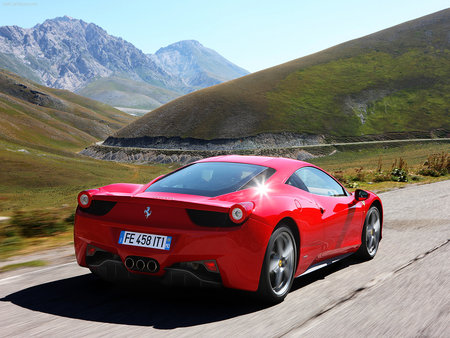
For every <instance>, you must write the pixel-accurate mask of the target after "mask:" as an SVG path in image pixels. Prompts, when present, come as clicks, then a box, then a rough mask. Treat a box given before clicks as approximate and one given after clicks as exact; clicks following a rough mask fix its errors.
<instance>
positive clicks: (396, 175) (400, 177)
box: [391, 168, 408, 182]
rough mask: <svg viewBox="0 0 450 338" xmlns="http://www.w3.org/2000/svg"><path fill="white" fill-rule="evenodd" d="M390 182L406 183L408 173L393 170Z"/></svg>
mask: <svg viewBox="0 0 450 338" xmlns="http://www.w3.org/2000/svg"><path fill="white" fill-rule="evenodd" d="M391 180H392V181H394V182H408V172H407V171H406V170H404V169H400V168H394V169H392V171H391Z"/></svg>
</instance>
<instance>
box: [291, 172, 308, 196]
mask: <svg viewBox="0 0 450 338" xmlns="http://www.w3.org/2000/svg"><path fill="white" fill-rule="evenodd" d="M286 184H289V185H292V186H293V187H296V188H299V189H302V190H305V191H308V192H309V190H308V188H307V187H306V185H305V183H303V181H302V180H301V179H300V177H298V175H297V172H295V173H293V174H292V176H291V177H289V179H288V180H287V181H286Z"/></svg>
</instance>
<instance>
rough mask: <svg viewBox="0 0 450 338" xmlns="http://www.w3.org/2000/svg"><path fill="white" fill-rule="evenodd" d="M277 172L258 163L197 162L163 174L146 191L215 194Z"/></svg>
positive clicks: (238, 188)
mask: <svg viewBox="0 0 450 338" xmlns="http://www.w3.org/2000/svg"><path fill="white" fill-rule="evenodd" d="M274 172H275V170H273V169H272V168H267V167H264V166H260V165H254V164H244V163H230V162H203V163H195V164H192V165H190V166H188V167H185V168H183V169H181V170H178V171H175V172H174V173H172V174H169V175H168V176H166V177H163V178H162V179H160V180H159V181H157V182H155V183H153V184H152V185H151V186H150V187H148V188H147V190H146V191H147V192H150V191H153V192H172V193H179V194H190V195H199V196H207V197H215V196H219V195H223V194H228V193H230V192H234V191H238V190H240V189H245V188H248V187H250V183H251V182H252V180H253V179H256V178H258V180H263V181H265V180H267V179H268V178H269V177H270V176H271V175H272V174H273V173H274ZM261 183H264V182H261Z"/></svg>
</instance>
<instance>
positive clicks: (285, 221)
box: [272, 216, 300, 269]
mask: <svg viewBox="0 0 450 338" xmlns="http://www.w3.org/2000/svg"><path fill="white" fill-rule="evenodd" d="M281 225H286V226H287V227H289V229H290V230H291V231H292V234H293V235H294V239H295V245H296V246H297V262H296V266H295V269H297V267H298V264H299V262H300V230H299V229H298V226H297V223H296V222H295V220H294V219H293V218H291V217H289V216H287V217H284V218H282V219H281V220H280V221H279V222H278V224H277V226H276V227H275V228H274V229H273V231H275V230H276V229H277V228H278V227H280V226H281ZM272 233H273V232H272Z"/></svg>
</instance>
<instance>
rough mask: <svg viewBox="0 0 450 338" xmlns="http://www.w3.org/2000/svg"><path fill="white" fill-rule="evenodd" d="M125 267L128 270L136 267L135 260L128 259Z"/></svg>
mask: <svg viewBox="0 0 450 338" xmlns="http://www.w3.org/2000/svg"><path fill="white" fill-rule="evenodd" d="M125 266H126V267H127V268H128V269H130V270H131V269H133V267H134V260H133V258H131V257H127V259H125Z"/></svg>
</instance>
